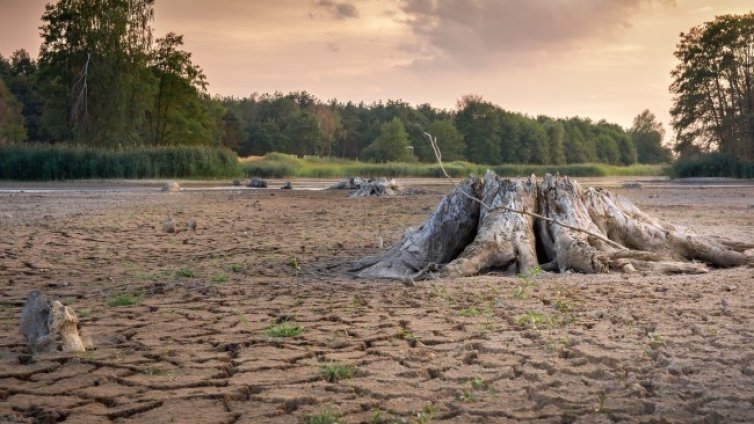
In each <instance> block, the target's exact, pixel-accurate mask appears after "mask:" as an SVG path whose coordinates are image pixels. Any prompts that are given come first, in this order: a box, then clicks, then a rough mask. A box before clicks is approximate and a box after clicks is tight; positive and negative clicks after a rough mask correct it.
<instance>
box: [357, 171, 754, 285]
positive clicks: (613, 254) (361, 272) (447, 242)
mask: <svg viewBox="0 0 754 424" xmlns="http://www.w3.org/2000/svg"><path fill="white" fill-rule="evenodd" d="M752 247H754V245H752V244H750V243H741V242H735V241H730V240H724V239H720V238H717V237H703V236H699V235H695V234H692V233H690V232H689V231H688V230H686V229H683V228H680V227H675V226H673V225H670V224H667V223H664V222H662V221H660V220H657V219H655V218H652V217H650V216H649V215H647V214H645V213H644V212H642V211H641V210H639V209H638V208H637V207H636V206H635V205H633V204H632V203H631V202H630V201H628V199H626V198H624V197H623V196H619V195H614V194H612V193H610V192H608V191H607V190H603V189H593V188H590V189H588V190H582V189H581V187H580V186H579V184H578V183H576V182H575V181H572V180H570V179H569V178H567V177H564V178H560V177H558V176H552V175H546V176H545V178H544V181H543V182H542V183H540V184H539V185H538V184H537V183H536V180H535V179H534V178H533V177H531V178H529V179H528V180H526V181H524V180H515V181H511V180H506V179H501V178H499V177H498V176H496V175H495V174H494V173H492V172H488V173H487V175H486V176H485V179H484V184H483V185H481V186H480V185H479V184H478V183H477V182H475V181H474V180H473V179H472V180H468V181H466V182H465V183H464V184H463V185H461V186H457V187H456V189H455V190H453V191H452V192H451V193H450V194H448V196H446V197H445V199H443V201H442V202H441V203H440V205H439V206H438V207H437V209H436V210H435V212H434V213H433V214H432V216H430V217H429V218H428V219H427V221H425V222H424V224H423V225H422V226H421V227H419V229H417V230H414V231H412V232H410V233H408V234H407V235H406V236H405V237H404V239H403V240H402V241H401V242H399V243H397V244H396V245H394V246H393V247H392V248H390V249H389V250H388V251H387V252H386V253H384V254H382V255H378V256H374V257H370V258H366V259H364V260H362V261H359V262H358V263H357V264H355V265H354V268H353V270H354V272H355V275H356V276H358V277H364V278H392V279H399V280H403V281H406V280H412V279H414V278H418V277H421V276H423V275H425V274H426V273H427V272H428V270H429V269H440V270H441V271H442V273H443V275H446V276H471V275H476V274H479V273H481V272H485V271H488V270H492V269H497V270H508V271H514V272H526V271H528V270H529V269H531V268H534V267H536V266H540V267H541V268H542V269H544V270H547V271H559V272H565V271H577V272H584V273H606V272H615V271H619V272H636V271H642V272H653V273H665V274H667V273H692V274H696V273H703V272H708V269H707V267H706V265H712V266H716V267H731V266H740V265H746V264H752V263H754V257H753V256H751V255H748V254H747V253H746V250H748V249H751V248H752ZM435 264H436V265H435Z"/></svg>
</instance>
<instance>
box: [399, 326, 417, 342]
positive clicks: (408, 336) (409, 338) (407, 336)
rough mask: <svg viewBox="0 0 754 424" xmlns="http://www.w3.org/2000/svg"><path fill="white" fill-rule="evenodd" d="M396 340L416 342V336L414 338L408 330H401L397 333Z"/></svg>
mask: <svg viewBox="0 0 754 424" xmlns="http://www.w3.org/2000/svg"><path fill="white" fill-rule="evenodd" d="M398 338H399V339H402V340H406V341H409V342H415V341H416V336H414V333H413V332H412V331H411V330H409V329H408V328H401V329H400V331H398Z"/></svg>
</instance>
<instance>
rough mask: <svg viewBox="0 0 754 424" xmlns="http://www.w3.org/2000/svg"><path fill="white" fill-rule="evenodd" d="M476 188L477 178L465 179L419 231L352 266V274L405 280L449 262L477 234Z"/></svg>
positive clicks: (477, 190)
mask: <svg viewBox="0 0 754 424" xmlns="http://www.w3.org/2000/svg"><path fill="white" fill-rule="evenodd" d="M479 189H480V187H479V183H478V181H477V180H476V179H473V178H470V179H468V180H467V181H466V182H464V183H463V184H461V185H460V186H459V187H458V188H456V189H454V190H453V191H451V192H450V193H449V194H448V195H447V196H445V198H444V199H443V200H442V202H440V204H439V205H438V206H437V208H436V209H435V211H434V212H433V213H432V215H431V216H430V217H429V218H428V219H427V220H426V221H424V223H423V224H422V225H421V226H420V227H419V228H417V229H416V230H413V231H411V232H410V233H408V234H406V235H405V236H404V237H403V239H402V240H401V241H400V242H398V243H396V244H395V245H393V247H391V248H390V249H389V250H388V251H387V252H385V253H383V254H381V255H376V256H372V257H368V258H365V259H362V260H360V261H358V262H356V263H354V264H353V266H352V268H351V271H352V272H353V273H354V275H356V276H358V277H361V278H387V279H397V280H406V279H411V278H413V277H414V276H416V275H417V273H420V272H422V271H423V270H424V269H425V268H426V267H427V266H428V265H430V264H446V263H448V262H449V261H450V260H451V259H453V258H455V257H456V256H458V254H459V253H460V252H461V251H462V250H463V249H464V247H466V246H467V245H468V244H469V243H470V242H471V241H472V239H473V238H474V235H475V234H476V230H477V226H478V224H479V204H478V203H477V202H475V201H474V200H472V199H474V198H475V197H476V196H478V195H479V193H478V192H479ZM464 193H465V194H464Z"/></svg>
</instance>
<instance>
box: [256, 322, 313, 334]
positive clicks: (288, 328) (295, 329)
mask: <svg viewBox="0 0 754 424" xmlns="http://www.w3.org/2000/svg"><path fill="white" fill-rule="evenodd" d="M303 332H304V328H303V327H301V326H298V325H295V324H291V323H289V322H283V323H280V324H275V325H273V326H270V327H268V328H267V329H266V330H264V334H265V335H267V336H268V337H297V336H300V335H301V334H302V333H303Z"/></svg>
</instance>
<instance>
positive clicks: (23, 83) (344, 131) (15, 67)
mask: <svg viewBox="0 0 754 424" xmlns="http://www.w3.org/2000/svg"><path fill="white" fill-rule="evenodd" d="M154 3H155V0H60V1H58V2H56V3H51V4H48V5H47V6H46V8H45V10H44V13H43V15H42V22H43V25H42V27H41V33H42V39H43V42H42V45H41V47H40V51H39V54H38V56H37V58H36V59H35V58H32V57H31V55H30V54H29V53H28V52H26V51H23V50H19V51H16V52H14V53H13V54H12V55H10V57H3V56H1V55H0V144H8V143H22V142H27V141H30V142H40V143H63V142H64V143H70V144H76V145H85V146H92V147H106V148H114V149H129V148H134V147H150V146H175V145H199V146H216V147H227V148H229V149H232V150H234V151H236V152H238V153H239V154H240V155H244V156H246V155H262V154H265V153H268V152H272V151H278V152H283V153H290V154H296V155H318V156H330V157H343V158H352V159H361V160H368V161H375V162H386V161H411V160H419V161H426V162H430V161H434V160H435V159H434V156H433V153H432V151H431V149H430V147H429V144H428V143H427V141H426V137H425V135H424V133H425V132H428V133H431V134H433V135H434V136H436V137H437V139H438V141H439V143H440V148H441V150H442V152H443V157H444V159H445V160H447V161H452V160H466V161H470V162H475V163H485V164H491V165H494V164H500V163H533V164H569V163H585V162H602V163H609V164H623V165H628V164H632V163H636V162H640V163H664V162H669V161H671V160H672V159H673V155H672V152H671V150H670V149H668V148H666V147H665V146H663V144H662V141H663V137H664V130H663V128H662V125H661V124H660V123H658V122H657V119H656V117H655V116H654V115H653V114H652V113H651V112H649V111H648V110H645V111H643V112H642V113H640V114H639V115H637V116H636V118H635V119H634V122H633V126H632V127H631V128H628V129H624V128H622V127H621V126H619V125H617V124H614V123H609V122H606V121H604V120H600V121H593V120H591V119H588V118H580V117H572V118H554V117H548V116H543V115H540V116H528V115H524V114H521V113H517V112H512V111H507V110H504V109H502V108H501V107H499V106H497V105H495V104H493V103H491V102H488V101H486V100H484V99H483V98H482V97H479V96H473V95H468V96H464V97H462V98H461V99H460V100H459V101H458V104H457V107H456V108H454V109H452V110H447V109H441V108H436V107H434V106H432V105H429V104H420V105H411V104H408V103H406V102H404V101H401V100H390V101H386V102H375V103H371V104H366V103H363V102H361V103H355V102H340V101H338V100H334V99H333V100H329V101H322V100H320V99H317V98H316V97H314V96H313V95H311V94H309V93H307V92H305V91H300V92H292V93H287V94H284V93H272V94H253V95H250V96H248V97H244V98H235V97H218V96H216V97H211V96H210V95H209V94H208V92H207V86H208V81H207V77H206V76H205V74H204V72H203V71H202V69H201V67H200V66H198V65H197V64H195V63H194V62H193V60H192V55H191V52H189V51H187V50H186V49H185V48H184V46H183V36H182V35H180V34H175V33H168V34H167V35H165V36H163V37H159V38H155V36H154V34H153V29H152V22H153V20H154ZM676 57H677V58H678V60H679V64H678V65H677V67H676V69H675V70H674V71H673V74H672V75H673V78H674V82H673V85H672V86H671V92H672V93H673V94H674V96H675V98H674V108H673V110H672V115H673V122H672V125H673V130H674V137H675V139H676V141H677V144H676V151H677V152H678V153H679V154H681V155H683V156H686V157H689V156H693V155H697V154H700V153H704V152H709V151H720V152H723V153H728V154H731V155H734V156H735V157H737V158H743V159H748V160H753V159H754V83H752V81H754V14H751V13H750V14H747V15H739V16H735V15H726V16H721V17H718V18H716V19H715V20H714V21H711V22H707V23H705V24H703V25H700V26H698V27H695V28H692V29H691V30H690V31H689V32H688V33H686V34H682V36H681V41H680V43H679V45H678V48H677V51H676Z"/></svg>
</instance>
